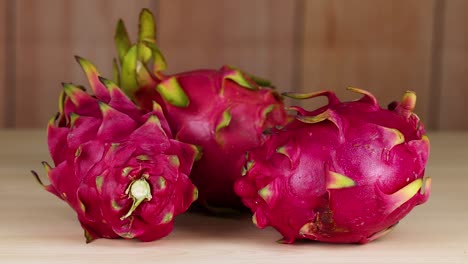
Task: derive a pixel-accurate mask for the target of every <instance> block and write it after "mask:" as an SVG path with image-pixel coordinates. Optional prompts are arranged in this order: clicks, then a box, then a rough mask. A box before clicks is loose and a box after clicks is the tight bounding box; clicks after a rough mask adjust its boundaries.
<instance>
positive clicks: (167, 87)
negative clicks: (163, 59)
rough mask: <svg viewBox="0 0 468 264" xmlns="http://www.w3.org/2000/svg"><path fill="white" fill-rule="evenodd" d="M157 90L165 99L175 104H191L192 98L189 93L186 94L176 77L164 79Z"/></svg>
mask: <svg viewBox="0 0 468 264" xmlns="http://www.w3.org/2000/svg"><path fill="white" fill-rule="evenodd" d="M156 90H157V91H158V93H159V94H160V95H161V96H162V97H163V98H164V100H166V101H167V102H168V103H169V104H171V105H173V106H177V107H188V106H189V104H190V100H189V98H188V96H187V94H185V92H184V90H183V89H182V87H181V86H180V84H179V82H178V81H177V79H176V78H175V77H171V78H168V79H166V80H164V81H162V82H161V83H160V84H158V86H157V87H156Z"/></svg>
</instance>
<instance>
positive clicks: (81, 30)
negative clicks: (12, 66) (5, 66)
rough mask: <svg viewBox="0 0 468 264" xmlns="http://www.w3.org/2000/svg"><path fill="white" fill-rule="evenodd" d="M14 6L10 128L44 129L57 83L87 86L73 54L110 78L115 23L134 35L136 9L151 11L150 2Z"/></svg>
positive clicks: (22, 1)
mask: <svg viewBox="0 0 468 264" xmlns="http://www.w3.org/2000/svg"><path fill="white" fill-rule="evenodd" d="M16 5H17V7H16V14H15V16H16V27H17V32H16V44H17V45H16V58H17V61H16V109H15V120H16V127H45V125H46V124H47V121H48V120H49V118H50V117H51V116H52V115H53V114H54V113H55V112H56V111H57V98H58V95H59V92H60V90H61V85H60V83H61V82H74V83H78V84H85V85H86V86H88V85H87V82H86V81H85V78H84V75H83V73H82V71H81V69H80V68H79V66H78V64H77V63H76V62H75V59H74V58H73V55H75V54H76V55H80V56H82V57H84V58H87V59H89V60H91V61H92V62H93V63H94V64H95V65H96V66H97V67H98V68H99V69H100V71H101V73H102V74H103V75H104V76H109V77H111V75H110V74H111V69H112V68H111V66H112V58H113V57H115V51H114V45H113V35H114V28H115V25H116V23H117V19H118V18H123V19H124V20H125V21H127V24H128V27H129V31H130V34H133V35H135V34H136V31H137V28H138V26H137V23H138V21H137V17H138V14H139V12H140V10H141V8H143V7H150V8H152V9H154V7H153V6H155V1H150V0H145V1H126V0H118V1H115V0H100V1H94V0H83V1H62V0H41V1H36V0H19V1H16ZM32 99H33V100H32Z"/></svg>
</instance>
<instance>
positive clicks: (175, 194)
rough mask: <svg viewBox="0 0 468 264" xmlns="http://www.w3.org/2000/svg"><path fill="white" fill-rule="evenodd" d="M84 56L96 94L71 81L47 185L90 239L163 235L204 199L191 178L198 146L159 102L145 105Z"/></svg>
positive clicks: (53, 128) (53, 138)
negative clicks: (174, 130) (176, 132)
mask: <svg viewBox="0 0 468 264" xmlns="http://www.w3.org/2000/svg"><path fill="white" fill-rule="evenodd" d="M77 60H78V62H79V63H80V64H81V66H82V67H83V69H84V71H85V73H86V75H87V77H88V79H89V81H90V84H91V87H92V90H93V92H94V95H95V96H91V95H89V94H87V93H86V92H85V91H84V88H82V87H79V86H74V85H72V84H64V85H63V87H64V90H63V93H62V96H61V98H60V102H59V109H60V112H59V113H58V114H57V116H56V117H55V118H53V119H52V120H51V121H50V123H49V126H48V144H49V151H50V154H51V156H52V159H53V162H54V164H55V165H56V167H55V168H52V167H51V166H50V165H48V164H47V163H46V162H44V163H43V164H44V166H45V168H46V171H47V174H48V177H49V180H50V185H47V186H44V187H45V189H46V190H48V191H49V192H51V193H53V194H55V195H56V196H58V197H59V198H60V199H62V200H64V201H66V202H67V203H68V204H69V205H70V206H71V207H72V208H73V209H74V210H75V211H76V213H77V216H78V219H79V221H80V223H81V225H82V227H83V229H84V230H85V236H86V239H87V242H90V241H91V240H93V239H95V238H99V237H104V238H118V237H123V238H137V239H139V240H141V241H152V240H155V239H159V238H162V237H164V236H166V235H168V234H169V233H170V232H171V230H172V228H173V222H174V221H173V219H174V217H175V216H177V215H178V214H180V213H182V212H184V211H186V210H187V209H188V207H189V206H190V204H191V203H192V202H193V201H194V200H196V198H197V193H198V191H197V189H196V188H195V186H194V185H193V184H192V182H191V181H190V180H189V178H188V176H187V175H188V174H189V173H190V169H191V167H192V164H193V161H194V159H195V157H196V155H197V150H196V148H195V147H194V146H192V145H189V144H185V143H182V142H179V141H177V140H174V139H172V134H171V131H170V129H169V126H168V124H167V122H166V120H165V118H164V116H163V113H162V109H161V107H160V106H159V105H158V104H156V103H154V104H153V108H152V109H151V110H149V111H145V110H141V109H139V108H137V107H136V106H135V105H134V103H133V102H131V100H130V99H129V98H128V97H127V96H126V95H125V94H124V93H123V92H122V91H121V90H120V88H118V87H117V86H116V85H115V84H114V83H112V82H111V81H109V80H106V79H104V78H102V77H99V73H98V72H97V70H96V68H95V67H94V66H93V65H92V64H91V63H90V62H88V61H87V60H85V59H82V58H77ZM36 177H37V174H36ZM37 179H38V180H39V178H37ZM39 182H40V183H42V182H41V181H40V180H39Z"/></svg>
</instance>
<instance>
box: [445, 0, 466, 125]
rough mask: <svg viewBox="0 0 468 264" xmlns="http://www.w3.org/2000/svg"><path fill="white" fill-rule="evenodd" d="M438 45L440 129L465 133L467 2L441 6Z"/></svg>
mask: <svg viewBox="0 0 468 264" xmlns="http://www.w3.org/2000/svg"><path fill="white" fill-rule="evenodd" d="M444 5H445V6H444V11H445V12H444V15H443V18H444V19H443V21H442V23H443V25H442V34H441V35H442V37H443V40H442V43H441V50H440V56H441V67H440V68H441V72H440V73H439V74H441V76H440V84H439V85H440V87H439V89H440V91H441V93H440V112H439V115H438V117H437V118H438V126H439V128H440V129H446V130H460V129H465V130H466V129H468V103H467V100H468V28H467V27H466V25H467V22H468V20H467V17H466V12H467V11H468V1H465V0H450V1H445V2H444Z"/></svg>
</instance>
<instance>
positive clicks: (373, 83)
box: [301, 0, 434, 122]
mask: <svg viewBox="0 0 468 264" xmlns="http://www.w3.org/2000/svg"><path fill="white" fill-rule="evenodd" d="M433 6H434V1H433V0H410V1H406V0H395V1H387V0H315V1H305V8H304V10H305V14H304V19H305V24H304V44H303V64H302V65H303V68H302V82H301V90H302V91H304V92H306V91H317V90H325V89H331V90H335V91H337V94H338V95H339V96H340V97H341V98H343V99H346V100H349V99H351V98H358V95H355V94H352V93H351V92H346V91H345V88H346V87H348V86H354V87H359V88H362V89H366V90H368V91H371V92H372V93H374V94H375V95H376V96H377V98H378V100H379V102H380V103H381V105H382V106H386V105H387V104H388V103H390V102H391V101H394V100H400V98H401V96H402V95H403V92H404V91H406V90H414V91H416V93H417V94H418V104H417V108H416V112H417V113H418V115H419V116H420V117H421V118H422V119H423V121H426V122H428V121H429V118H431V116H429V107H430V106H429V97H430V96H431V95H430V93H429V88H430V73H431V52H432V46H431V44H432V30H433V19H434V18H433ZM309 101H312V102H303V104H304V105H305V106H307V107H311V108H312V107H317V106H318V105H319V104H324V103H325V102H326V101H325V100H324V99H315V100H309Z"/></svg>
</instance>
